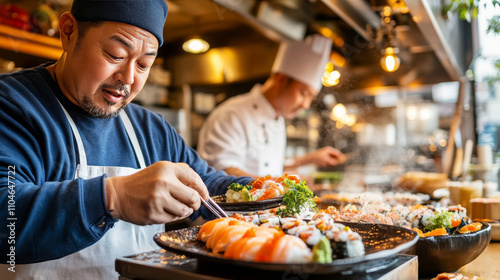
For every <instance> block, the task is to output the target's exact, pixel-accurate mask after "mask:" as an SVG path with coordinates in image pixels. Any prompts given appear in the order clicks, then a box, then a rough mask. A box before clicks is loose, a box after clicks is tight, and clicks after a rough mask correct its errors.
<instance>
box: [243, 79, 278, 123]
mask: <svg viewBox="0 0 500 280" xmlns="http://www.w3.org/2000/svg"><path fill="white" fill-rule="evenodd" d="M261 88H262V85H261V84H256V85H254V86H253V88H252V89H251V90H250V94H252V95H255V96H256V97H257V99H256V100H255V101H254V102H255V103H254V104H252V106H254V107H255V106H257V107H258V108H257V109H259V110H260V111H261V112H260V113H262V112H263V113H265V114H266V116H269V117H270V118H273V119H274V120H278V119H279V118H280V116H278V114H277V113H276V110H275V109H274V107H273V105H271V103H270V102H269V100H267V98H266V97H265V96H264V94H263V93H262V90H261Z"/></svg>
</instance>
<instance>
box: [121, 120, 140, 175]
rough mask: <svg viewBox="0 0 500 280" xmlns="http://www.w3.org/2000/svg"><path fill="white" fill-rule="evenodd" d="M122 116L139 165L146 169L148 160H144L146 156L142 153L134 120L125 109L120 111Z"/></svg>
mask: <svg viewBox="0 0 500 280" xmlns="http://www.w3.org/2000/svg"><path fill="white" fill-rule="evenodd" d="M120 117H121V119H122V122H123V125H124V126H125V130H126V131H127V135H128V138H129V139H130V142H132V147H133V148H134V152H135V157H136V158H137V160H138V161H139V167H140V168H141V169H144V168H146V162H145V161H144V156H143V154H142V150H141V146H140V145H139V141H138V140H137V135H136V134H135V130H134V127H133V126H132V122H130V118H129V117H128V115H127V113H126V112H125V110H121V111H120Z"/></svg>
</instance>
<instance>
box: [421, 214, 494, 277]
mask: <svg viewBox="0 0 500 280" xmlns="http://www.w3.org/2000/svg"><path fill="white" fill-rule="evenodd" d="M482 224H483V227H482V228H481V229H480V230H479V231H476V232H472V233H465V234H456V235H446V236H430V237H420V238H419V239H418V241H417V243H416V244H415V246H414V247H413V248H412V252H411V253H412V254H416V255H417V256H418V273H419V277H429V278H432V277H435V276H436V275H438V274H439V273H442V272H456V271H457V270H458V269H459V268H461V267H462V266H464V265H466V264H468V263H470V262H471V261H473V260H474V259H476V258H477V257H478V256H479V255H480V254H481V253H482V252H483V251H484V249H486V247H487V246H488V244H489V243H490V240H491V225H490V224H488V223H482Z"/></svg>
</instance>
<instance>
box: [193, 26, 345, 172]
mask: <svg viewBox="0 0 500 280" xmlns="http://www.w3.org/2000/svg"><path fill="white" fill-rule="evenodd" d="M331 46H332V42H331V40H330V39H328V38H326V37H323V36H321V35H317V34H314V35H310V36H308V37H307V38H306V39H305V40H304V41H299V42H297V41H290V42H284V43H282V44H281V45H280V47H279V49H278V53H277V56H276V58H275V61H274V64H273V67H272V71H271V75H270V76H269V77H268V79H267V80H266V82H265V83H264V84H263V85H260V84H257V85H255V86H254V87H253V88H252V90H251V91H250V92H249V93H246V94H243V95H238V96H235V97H232V98H230V99H228V100H226V101H225V102H223V103H222V104H220V105H219V106H218V107H217V108H215V110H214V111H212V113H211V114H210V115H209V117H208V118H207V120H206V121H205V123H204V124H203V126H202V128H201V131H200V134H199V139H198V146H197V149H198V153H199V154H200V155H201V156H202V157H203V158H204V159H205V160H207V162H208V163H209V164H210V165H212V166H214V167H215V168H217V169H219V170H225V171H226V172H227V173H228V174H231V175H237V176H241V175H246V176H253V177H256V176H265V175H272V176H279V175H281V174H283V170H284V168H291V167H298V166H301V165H306V164H316V165H317V166H321V167H323V166H333V165H337V164H339V163H342V162H343V161H344V160H345V156H344V155H343V154H342V153H341V152H340V151H338V150H337V149H334V148H332V147H329V146H327V147H323V148H320V149H318V150H316V151H314V152H311V153H309V154H306V155H304V156H302V157H298V158H295V159H294V160H293V161H291V163H290V164H287V166H285V148H286V127H285V120H284V119H285V118H287V119H291V118H293V117H294V116H295V115H296V113H297V112H298V111H299V110H301V109H308V108H309V107H310V105H311V102H312V100H313V99H314V98H315V97H316V96H317V95H318V93H319V91H320V89H321V86H322V85H321V77H322V75H323V72H324V67H325V65H326V63H327V61H328V59H329V55H330V51H331Z"/></svg>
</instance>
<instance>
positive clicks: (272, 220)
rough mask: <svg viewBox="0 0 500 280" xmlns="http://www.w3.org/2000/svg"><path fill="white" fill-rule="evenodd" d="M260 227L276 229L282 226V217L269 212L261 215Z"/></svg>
mask: <svg viewBox="0 0 500 280" xmlns="http://www.w3.org/2000/svg"><path fill="white" fill-rule="evenodd" d="M259 225H261V226H262V225H265V226H266V227H270V228H274V227H279V226H280V217H279V216H278V215H276V214H272V213H269V212H264V213H261V214H260V213H259Z"/></svg>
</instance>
